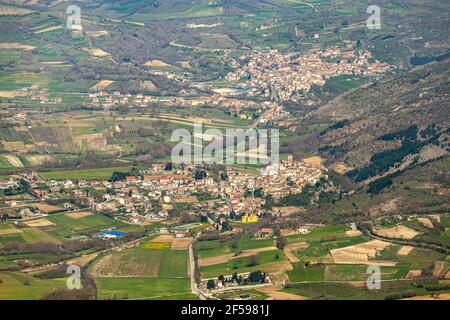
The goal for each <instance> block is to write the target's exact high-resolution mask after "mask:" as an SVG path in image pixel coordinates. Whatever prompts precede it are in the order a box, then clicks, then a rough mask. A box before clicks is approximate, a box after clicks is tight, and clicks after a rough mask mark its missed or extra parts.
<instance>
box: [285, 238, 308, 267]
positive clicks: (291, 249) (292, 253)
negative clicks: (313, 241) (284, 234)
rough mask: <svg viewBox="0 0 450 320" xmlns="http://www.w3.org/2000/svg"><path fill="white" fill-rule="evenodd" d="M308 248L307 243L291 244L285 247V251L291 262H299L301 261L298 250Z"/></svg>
mask: <svg viewBox="0 0 450 320" xmlns="http://www.w3.org/2000/svg"><path fill="white" fill-rule="evenodd" d="M308 247H309V245H308V243H307V242H296V243H289V244H287V245H286V246H285V247H284V249H283V251H284V254H285V255H286V257H287V258H288V259H289V261H290V262H298V261H300V259H299V258H298V256H297V253H296V252H297V250H300V249H306V248H308Z"/></svg>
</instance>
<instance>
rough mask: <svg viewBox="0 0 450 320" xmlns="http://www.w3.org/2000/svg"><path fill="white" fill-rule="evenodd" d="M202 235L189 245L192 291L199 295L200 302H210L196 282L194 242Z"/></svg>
mask: <svg viewBox="0 0 450 320" xmlns="http://www.w3.org/2000/svg"><path fill="white" fill-rule="evenodd" d="M199 235H200V234H197V235H196V236H195V238H194V240H193V241H192V242H191V244H190V245H189V274H190V276H191V290H192V293H193V294H195V295H197V296H198V297H199V298H200V300H208V296H207V295H206V294H205V293H204V292H202V291H201V290H200V289H199V288H198V286H197V282H196V281H195V259H194V248H193V247H194V241H195V240H196V239H197V238H198V236H199Z"/></svg>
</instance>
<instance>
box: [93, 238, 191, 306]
mask: <svg viewBox="0 0 450 320" xmlns="http://www.w3.org/2000/svg"><path fill="white" fill-rule="evenodd" d="M152 238H154V236H151V237H149V238H148V239H147V240H146V241H144V242H143V243H141V244H140V245H139V246H137V247H135V248H131V249H127V250H123V251H120V252H114V253H110V254H109V255H107V256H105V257H103V258H101V259H99V260H98V261H97V262H96V263H95V264H94V265H92V266H91V274H93V276H94V277H95V281H96V283H97V286H98V289H99V297H100V298H101V299H111V298H112V297H113V296H114V294H116V298H117V299H123V298H124V297H125V292H127V293H128V298H129V299H138V298H139V299H152V298H156V297H160V296H167V299H184V298H186V299H192V298H194V297H192V296H191V295H190V291H191V290H190V279H189V277H188V252H187V250H169V249H147V248H146V246H147V245H148V244H149V243H151V242H149V241H150V240H151V239H152Z"/></svg>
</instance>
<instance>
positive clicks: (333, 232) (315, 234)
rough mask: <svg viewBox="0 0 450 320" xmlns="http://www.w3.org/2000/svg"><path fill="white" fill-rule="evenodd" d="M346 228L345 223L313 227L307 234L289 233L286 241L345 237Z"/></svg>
mask: <svg viewBox="0 0 450 320" xmlns="http://www.w3.org/2000/svg"><path fill="white" fill-rule="evenodd" d="M346 230H348V228H347V226H346V225H332V226H326V227H320V228H314V229H312V230H311V232H309V233H307V234H295V235H290V236H287V239H288V242H300V241H321V240H332V239H337V238H345V237H347V235H346V234H345V231H346Z"/></svg>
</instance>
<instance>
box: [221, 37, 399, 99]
mask: <svg viewBox="0 0 450 320" xmlns="http://www.w3.org/2000/svg"><path fill="white" fill-rule="evenodd" d="M249 56H250V62H248V64H246V65H245V66H243V67H241V68H238V69H237V70H235V71H233V72H231V73H229V74H228V75H227V76H226V77H225V79H226V80H228V81H238V83H239V85H240V86H241V87H242V88H243V89H245V90H247V93H248V94H250V95H262V96H264V97H266V98H271V97H272V98H277V99H278V100H280V101H285V100H292V101H299V100H301V99H304V98H305V94H307V93H308V92H309V91H310V89H311V87H312V86H313V85H316V86H319V87H322V86H323V85H324V84H325V82H326V81H327V80H328V79H330V78H331V77H336V76H339V75H367V76H370V75H380V74H382V73H384V72H387V71H388V70H390V69H391V66H389V64H388V63H386V62H380V61H374V62H373V63H371V62H370V61H371V60H372V56H371V53H370V51H367V50H363V49H357V48H356V47H355V44H354V43H347V44H346V46H344V47H343V48H341V47H330V48H327V49H325V50H322V49H321V48H320V47H319V46H313V48H312V49H311V50H309V51H308V52H307V53H305V54H294V53H281V52H279V51H277V50H271V51H270V52H268V53H259V52H254V53H251V54H249Z"/></svg>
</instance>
